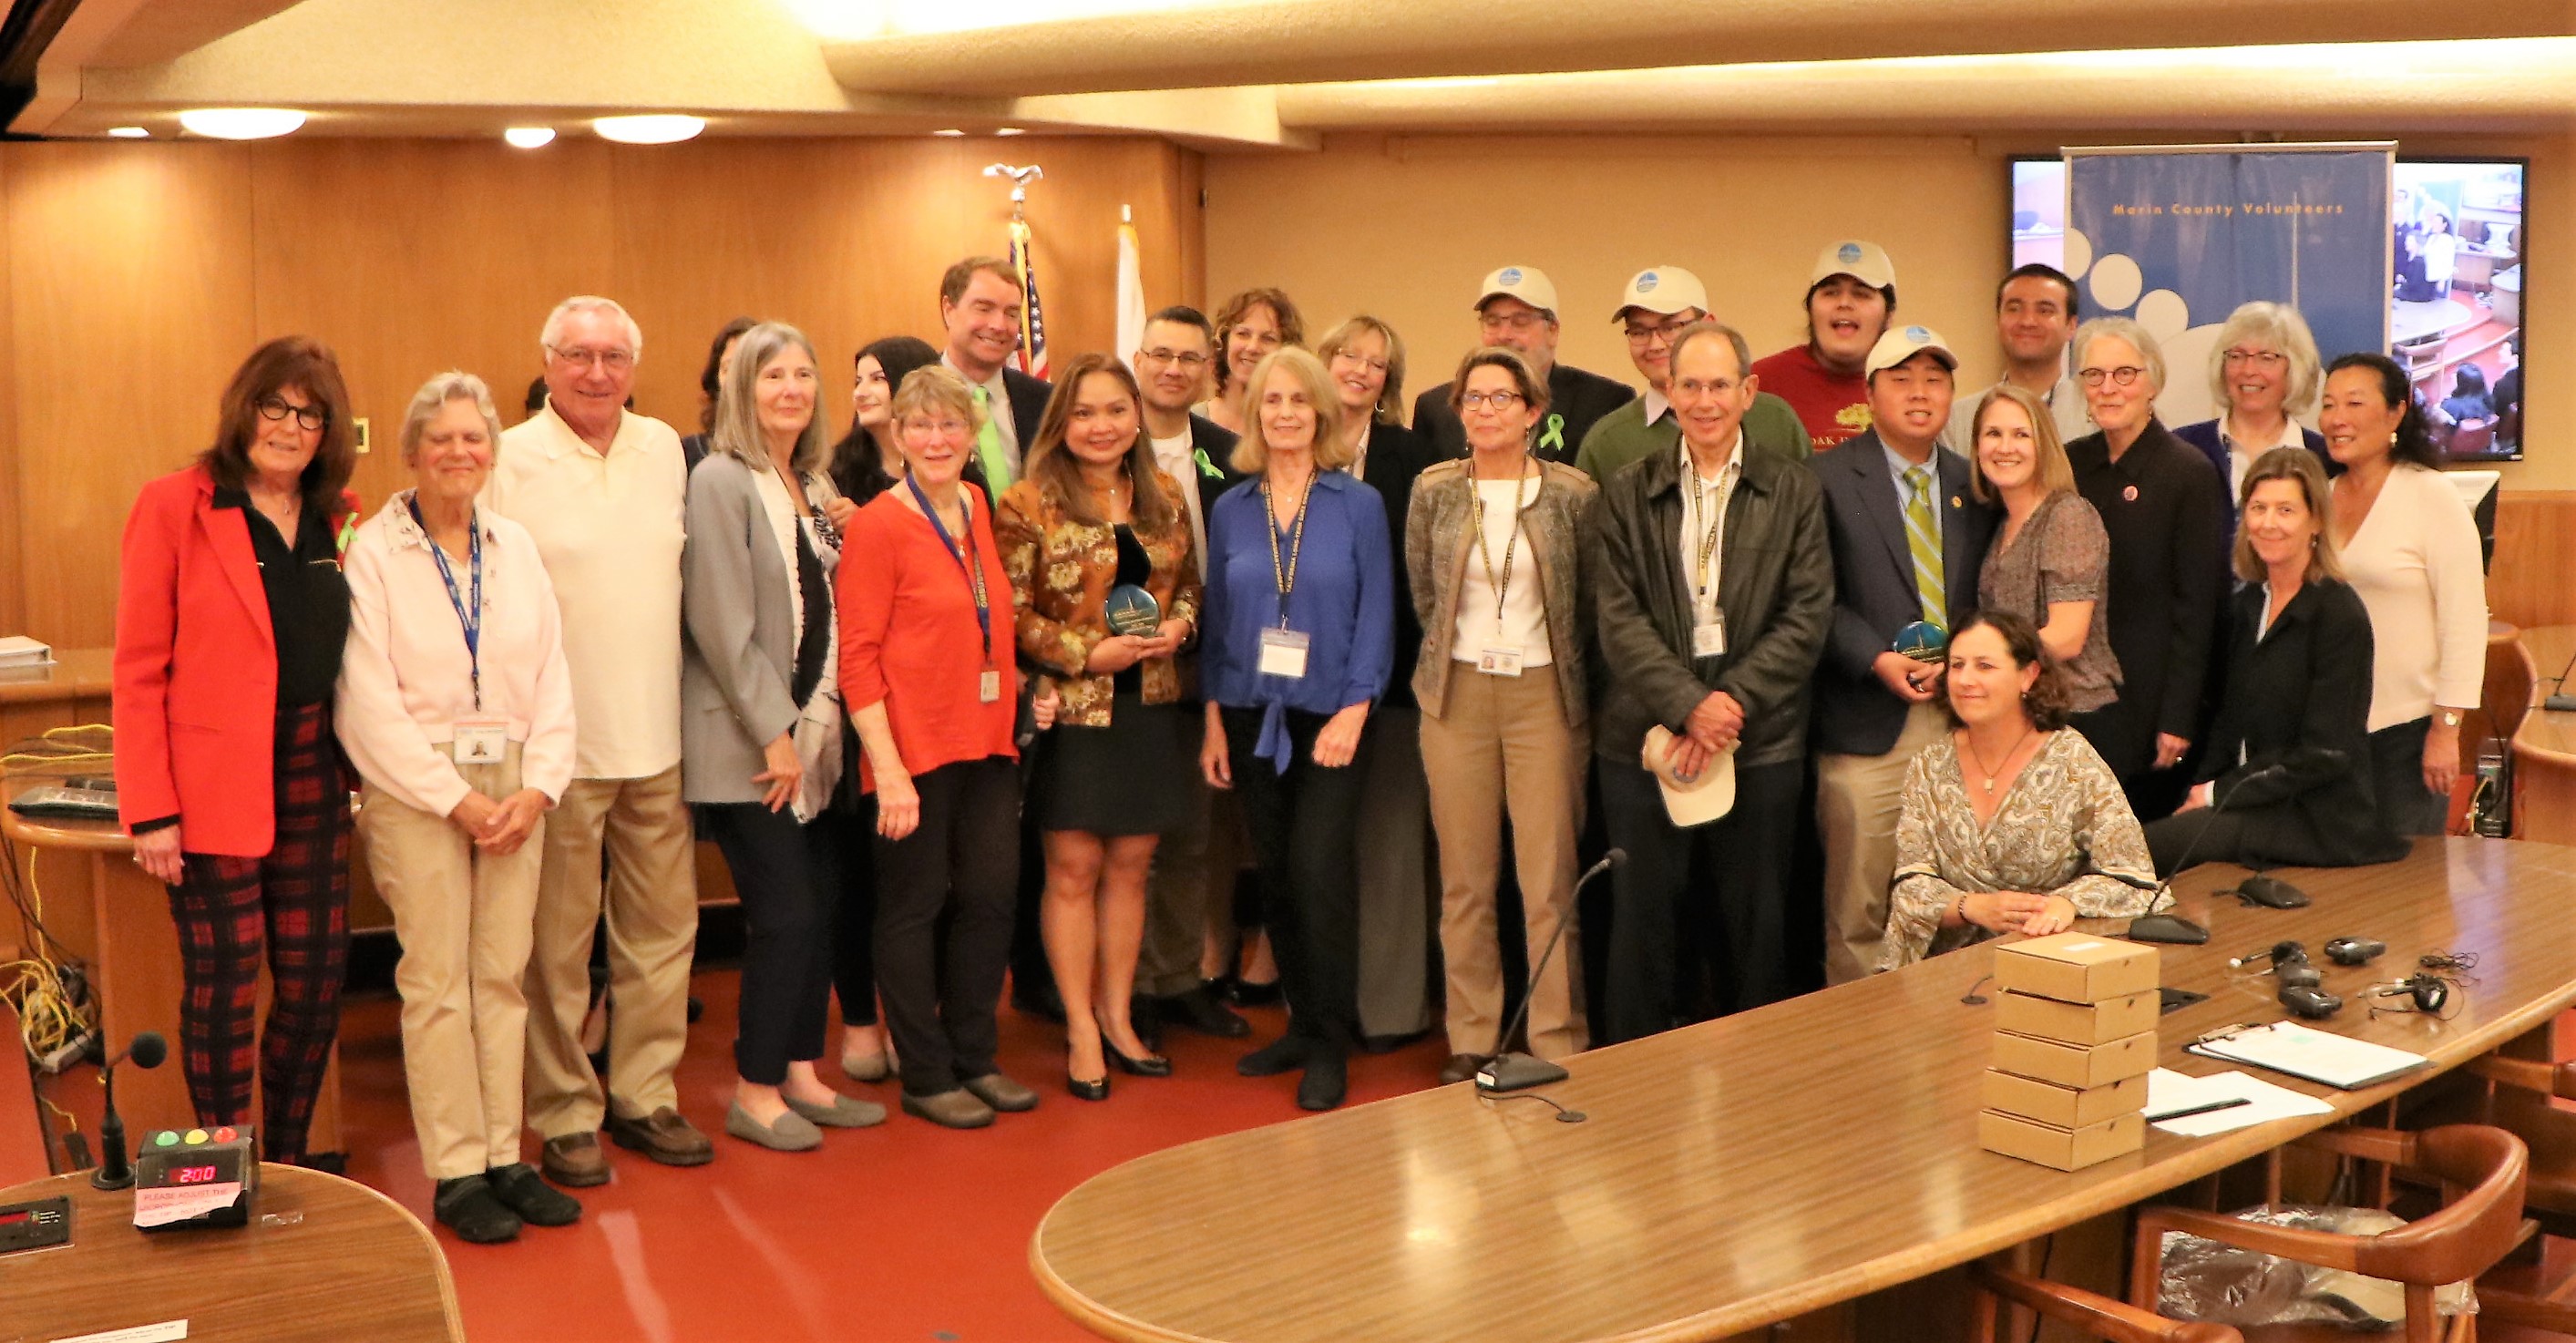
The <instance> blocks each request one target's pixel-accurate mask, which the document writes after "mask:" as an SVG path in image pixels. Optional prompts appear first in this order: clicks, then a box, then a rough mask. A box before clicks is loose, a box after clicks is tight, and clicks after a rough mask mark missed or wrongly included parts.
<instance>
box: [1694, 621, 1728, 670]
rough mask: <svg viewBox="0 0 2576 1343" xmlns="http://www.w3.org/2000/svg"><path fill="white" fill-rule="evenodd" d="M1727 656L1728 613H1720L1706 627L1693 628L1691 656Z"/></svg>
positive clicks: (1695, 626)
mask: <svg viewBox="0 0 2576 1343" xmlns="http://www.w3.org/2000/svg"><path fill="white" fill-rule="evenodd" d="M1725 655H1726V613H1725V612H1724V611H1720V612H1718V613H1717V614H1716V615H1715V616H1713V617H1711V618H1710V619H1709V621H1708V623H1706V624H1704V625H1693V626H1691V656H1692V657H1695V658H1713V657H1724V656H1725Z"/></svg>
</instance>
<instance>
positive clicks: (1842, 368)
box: [1753, 238, 1896, 452]
mask: <svg viewBox="0 0 2576 1343" xmlns="http://www.w3.org/2000/svg"><path fill="white" fill-rule="evenodd" d="M1895 316H1896V267H1895V266H1894V265H1893V264H1891V263H1890V262H1889V261H1888V259H1887V250H1886V249H1885V248H1883V247H1880V246H1879V245H1878V244H1877V243H1874V242H1862V241H1860V240H1859V239H1856V238H1854V239H1846V240H1844V241H1842V242H1836V243H1827V244H1826V245H1825V250H1824V251H1823V252H1821V253H1819V254H1818V255H1817V257H1816V269H1815V272H1814V275H1813V276H1812V277H1811V278H1810V279H1809V280H1808V282H1807V339H1806V341H1805V343H1804V344H1799V345H1792V346H1790V347H1789V348H1788V349H1785V350H1782V351H1780V352H1779V353H1778V354H1774V355H1769V356H1766V357H1764V358H1761V359H1756V360H1754V361H1753V375H1754V376H1755V377H1756V378H1759V379H1761V386H1762V389H1763V390H1764V391H1767V392H1772V393H1775V394H1777V395H1778V396H1780V397H1781V398H1782V399H1784V400H1786V401H1787V402H1788V403H1789V404H1790V405H1791V406H1792V407H1794V408H1795V409H1796V410H1797V412H1798V418H1799V419H1800V420H1802V421H1804V422H1805V423H1806V426H1807V435H1808V438H1809V440H1810V442H1811V443H1812V444H1813V446H1814V447H1815V450H1816V451H1818V452H1822V451H1824V450H1825V449H1827V448H1830V447H1832V446H1834V445H1835V444H1837V443H1840V442H1842V441H1843V440H1844V439H1847V438H1850V437H1852V436H1853V435H1856V434H1858V433H1860V432H1861V431H1862V430H1864V429H1867V428H1869V377H1868V374H1867V373H1866V372H1865V371H1864V370H1863V368H1862V365H1863V364H1865V363H1866V362H1867V361H1868V359H1869V351H1870V347H1871V346H1873V345H1876V344H1878V338H1879V337H1880V336H1883V335H1885V334H1887V324H1888V322H1889V321H1890V320H1892V319H1893V318H1894V317H1895Z"/></svg>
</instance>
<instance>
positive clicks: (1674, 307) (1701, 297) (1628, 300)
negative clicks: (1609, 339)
mask: <svg viewBox="0 0 2576 1343" xmlns="http://www.w3.org/2000/svg"><path fill="white" fill-rule="evenodd" d="M1630 308H1643V309H1645V310H1646V311H1648V312H1651V313H1656V314H1659V315H1661V316H1665V317H1670V316H1672V315H1673V314H1674V313H1677V312H1689V311H1690V310H1691V309H1693V308H1697V309H1699V310H1700V311H1701V312H1706V311H1708V288H1707V286H1705V285H1702V284H1701V283H1700V282H1699V277H1698V276H1696V275H1693V274H1691V273H1690V272H1689V271H1686V270H1683V269H1682V268H1681V267H1679V266H1648V267H1647V268H1645V269H1644V270H1641V271H1639V272H1637V273H1636V274H1635V275H1633V276H1630V277H1629V279H1628V292H1626V293H1624V294H1621V295H1620V296H1619V306H1618V307H1617V308H1616V309H1614V310H1612V312H1611V314H1610V320H1611V321H1614V322H1620V321H1625V320H1627V317H1628V310H1629V309H1630Z"/></svg>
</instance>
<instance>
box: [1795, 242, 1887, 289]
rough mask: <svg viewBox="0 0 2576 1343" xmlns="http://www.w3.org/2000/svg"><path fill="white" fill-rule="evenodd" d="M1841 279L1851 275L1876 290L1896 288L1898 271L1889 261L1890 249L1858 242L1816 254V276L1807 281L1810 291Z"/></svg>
mask: <svg viewBox="0 0 2576 1343" xmlns="http://www.w3.org/2000/svg"><path fill="white" fill-rule="evenodd" d="M1837 275H1848V276H1850V277H1852V278H1853V279H1855V280H1858V281H1860V282H1861V283H1862V284H1865V285H1868V286H1869V287H1870V288H1872V289H1893V288H1895V287H1896V267H1895V265H1894V264H1892V263H1891V262H1889V261H1888V259H1887V249H1886V248H1884V247H1881V246H1879V245H1878V244H1877V243H1874V242H1862V241H1861V240H1860V239H1858V238H1845V239H1844V240H1842V241H1841V242H1835V243H1827V244H1825V250H1823V251H1821V252H1818V253H1817V254H1816V273H1815V274H1813V275H1811V276H1809V277H1807V287H1808V288H1809V289H1813V288H1815V287H1816V286H1817V285H1820V284H1823V283H1824V282H1825V281H1827V280H1830V279H1832V278H1834V277H1835V276H1837Z"/></svg>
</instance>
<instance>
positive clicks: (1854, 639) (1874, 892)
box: [1808, 326, 1995, 984]
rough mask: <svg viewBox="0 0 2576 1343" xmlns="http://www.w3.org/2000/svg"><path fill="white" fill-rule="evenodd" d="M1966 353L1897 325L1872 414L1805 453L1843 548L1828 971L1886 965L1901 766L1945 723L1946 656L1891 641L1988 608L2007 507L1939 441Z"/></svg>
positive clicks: (1823, 738) (1838, 569)
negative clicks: (1923, 656) (2000, 511)
mask: <svg viewBox="0 0 2576 1343" xmlns="http://www.w3.org/2000/svg"><path fill="white" fill-rule="evenodd" d="M1958 363H1959V361H1958V359H1957V357H1956V356H1954V355H1952V354H1951V353H1950V348H1949V344H1948V342H1946V341H1944V340H1942V339H1941V336H1940V333H1938V332H1936V331H1933V330H1932V329H1930V328H1929V327H1922V326H1903V327H1894V328H1891V329H1890V330H1889V331H1888V332H1887V334H1886V335H1884V336H1881V337H1879V340H1878V343H1877V344H1876V345H1875V346H1872V347H1871V349H1870V352H1869V359H1868V362H1867V365H1866V376H1867V378H1868V380H1869V409H1870V419H1871V423H1872V425H1873V427H1872V428H1871V429H1870V430H1869V431H1868V432H1866V433H1862V434H1860V435H1858V436H1856V437H1853V438H1851V439H1848V440H1846V441H1845V442H1843V443H1842V444H1840V445H1839V446H1837V447H1835V448H1833V449H1831V450H1830V451H1827V452H1823V453H1819V454H1818V455H1817V456H1815V457H1814V458H1812V459H1811V460H1810V461H1809V462H1808V468H1809V469H1810V470H1812V471H1814V472H1815V473H1816V477H1817V480H1818V481H1819V482H1820V483H1821V484H1822V485H1823V486H1824V491H1825V530H1826V536H1827V539H1828V540H1829V541H1830V542H1831V544H1832V546H1833V553H1834V578H1835V596H1834V621H1833V629H1832V632H1831V633H1830V634H1829V635H1828V636H1827V637H1826V640H1825V654H1824V660H1823V663H1822V665H1820V666H1819V667H1818V668H1817V670H1816V717H1815V724H1816V751H1817V757H1816V820H1817V827H1818V829H1819V830H1820V831H1821V832H1822V834H1823V836H1824V842H1825V977H1826V979H1827V980H1828V981H1829V982H1831V983H1835V984H1841V983H1847V982H1849V981H1851V980H1855V979H1859V978H1861V977H1863V976H1865V975H1868V974H1869V973H1871V972H1872V971H1874V970H1875V969H1877V967H1878V958H1879V951H1880V946H1881V943H1882V942H1883V941H1884V940H1885V938H1886V932H1887V887H1888V880H1889V878H1890V877H1891V875H1892V874H1893V873H1894V872H1895V870H1896V816H1897V810H1898V797H1899V794H1900V792H1901V791H1902V789H1903V787H1904V784H1905V767H1906V764H1907V762H1909V761H1911V760H1912V759H1913V758H1914V753H1915V752H1916V751H1918V750H1921V749H1922V748H1923V747H1925V746H1927V745H1929V744H1931V743H1932V742H1934V741H1936V740H1938V739H1939V737H1940V734H1941V733H1943V732H1944V731H1947V730H1948V720H1947V719H1946V718H1945V717H1944V715H1943V713H1942V710H1941V704H1940V695H1941V677H1942V671H1943V667H1944V664H1943V663H1942V662H1940V661H1938V660H1935V661H1918V660H1916V659H1915V658H1913V657H1910V656H1908V655H1906V654H1904V653H1900V652H1897V651H1895V650H1896V644H1897V642H1898V636H1899V635H1900V634H1901V633H1903V632H1904V631H1905V629H1906V627H1907V626H1910V625H1913V624H1915V623H1917V622H1922V623H1926V624H1930V625H1935V626H1938V627H1939V628H1940V629H1941V630H1943V631H1945V632H1946V631H1948V630H1952V629H1956V628H1958V626H1959V623H1960V622H1961V621H1963V620H1965V619H1966V618H1967V616H1968V614H1969V613H1970V612H1972V611H1974V610H1975V609H1976V606H1977V567H1978V566H1979V565H1980V564H1982V563H1984V561H1985V557H1986V543H1987V542H1988V541H1989V540H1991V539H1992V538H1993V536H1994V529H1995V511H1994V510H1993V509H1992V508H1990V507H1988V506H1986V505H1983V504H1980V503H1977V502H1976V501H1975V500H1974V499H1973V498H1971V497H1970V495H1969V493H1968V462H1967V459H1966V458H1964V457H1961V456H1960V455H1959V454H1957V453H1955V452H1952V451H1950V450H1949V449H1947V448H1944V447H1942V446H1941V435H1942V432H1943V431H1944V429H1946V428H1947V426H1948V423H1949V419H1950V401H1951V391H1952V386H1951V374H1952V372H1953V371H1954V370H1955V369H1957V368H1958ZM1944 638H1945V639H1946V633H1945V635H1944ZM1929 656H1933V657H1935V658H1936V659H1937V657H1938V656H1939V655H1938V654H1931V655H1929Z"/></svg>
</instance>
